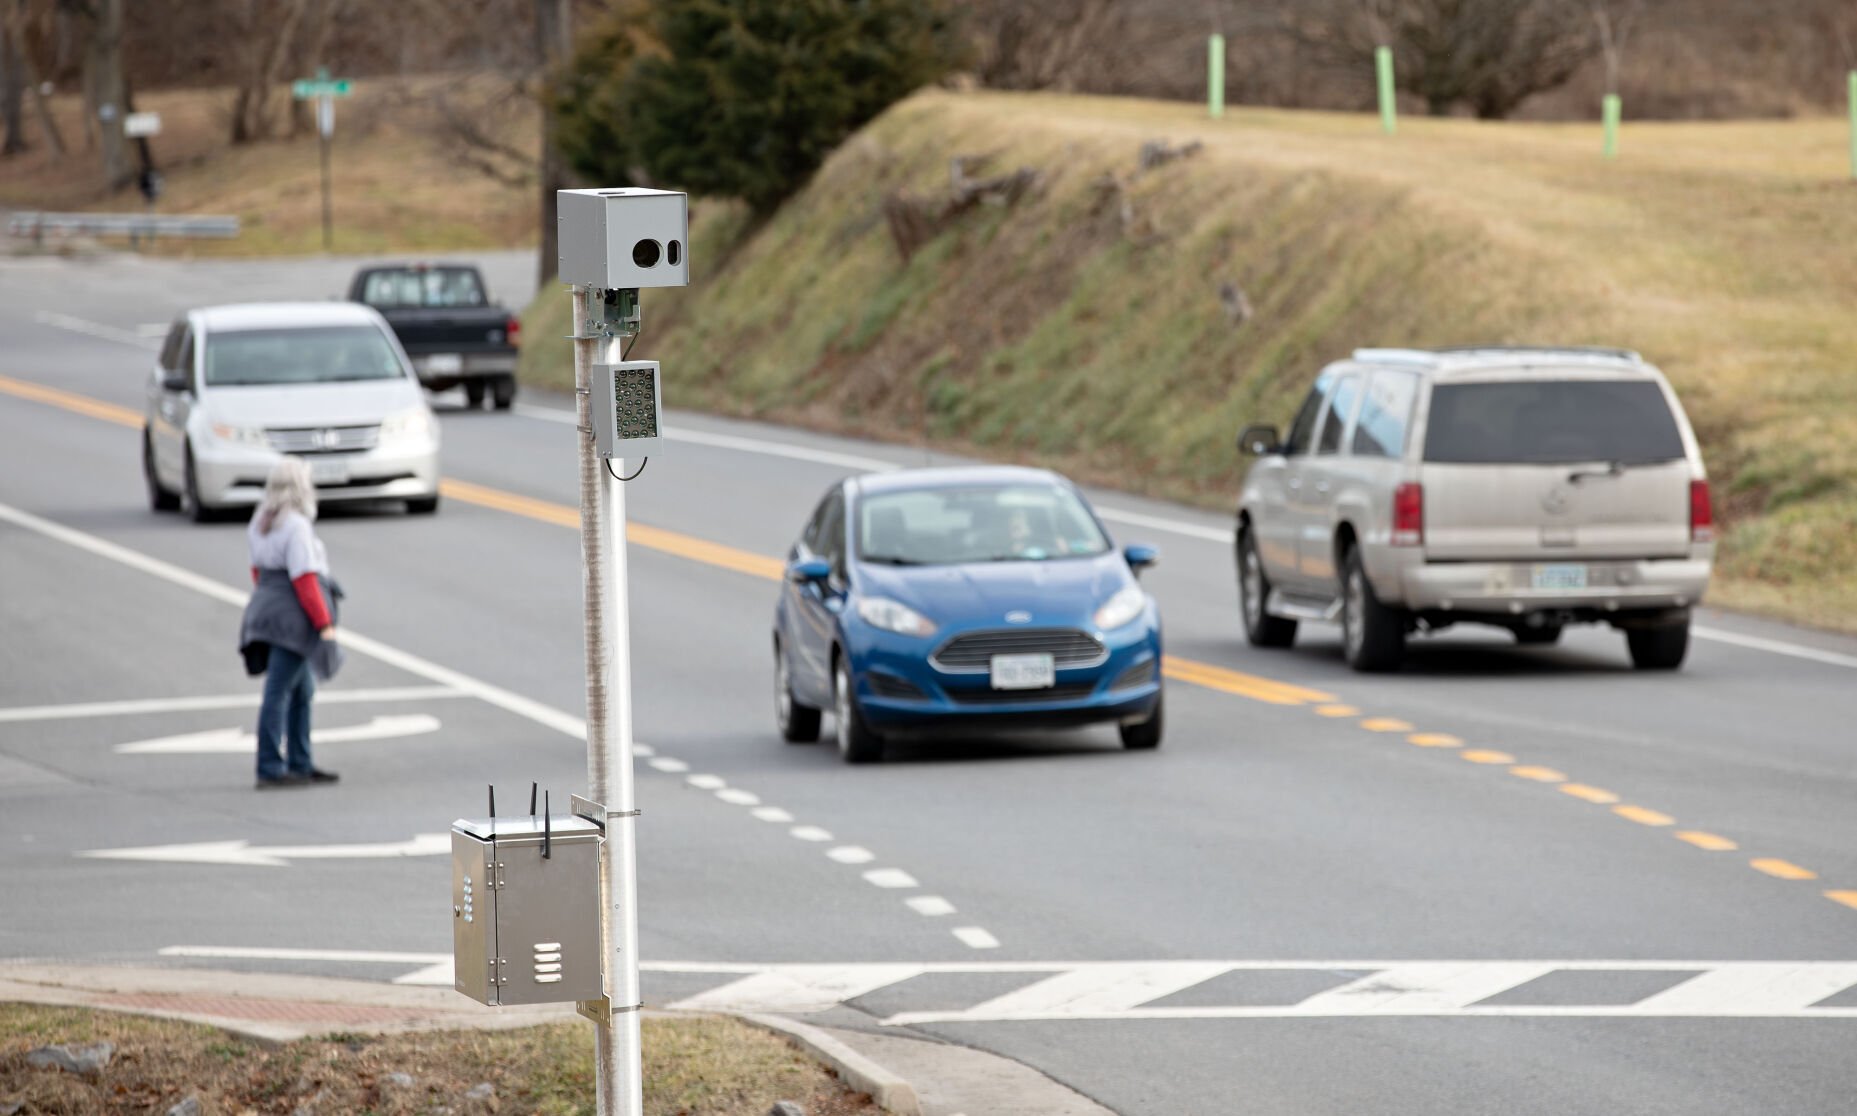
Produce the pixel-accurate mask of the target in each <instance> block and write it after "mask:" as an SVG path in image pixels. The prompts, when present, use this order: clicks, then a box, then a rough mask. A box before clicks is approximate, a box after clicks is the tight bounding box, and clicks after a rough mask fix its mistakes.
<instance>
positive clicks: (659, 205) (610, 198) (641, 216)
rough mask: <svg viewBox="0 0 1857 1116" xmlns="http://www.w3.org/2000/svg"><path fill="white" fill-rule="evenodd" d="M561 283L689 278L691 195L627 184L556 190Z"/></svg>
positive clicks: (613, 285)
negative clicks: (619, 186) (604, 187)
mask: <svg viewBox="0 0 1857 1116" xmlns="http://www.w3.org/2000/svg"><path fill="white" fill-rule="evenodd" d="M555 222H556V225H557V228H558V231H559V233H560V245H561V247H560V252H561V255H560V272H559V278H560V280H561V282H563V283H573V284H575V285H576V286H582V287H602V288H605V289H607V290H615V289H620V288H628V287H631V288H636V287H683V286H687V285H689V282H690V213H689V199H688V198H687V196H686V195H684V194H683V193H681V192H678V191H675V190H647V189H645V188H643V187H640V186H627V187H622V188H615V189H607V190H557V191H555Z"/></svg>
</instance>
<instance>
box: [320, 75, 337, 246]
mask: <svg viewBox="0 0 1857 1116" xmlns="http://www.w3.org/2000/svg"><path fill="white" fill-rule="evenodd" d="M318 100H319V101H320V102H321V103H320V104H319V105H317V109H318V111H317V113H316V116H317V120H316V134H317V135H318V136H320V137H321V141H320V142H321V147H322V250H323V251H325V252H329V251H333V250H334V248H335V229H334V224H333V222H334V217H333V215H332V214H331V212H330V208H329V189H330V187H329V133H331V132H333V131H335V98H333V97H330V96H328V95H327V94H324V95H323V96H322V97H320V98H318Z"/></svg>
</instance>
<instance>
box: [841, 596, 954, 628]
mask: <svg viewBox="0 0 1857 1116" xmlns="http://www.w3.org/2000/svg"><path fill="white" fill-rule="evenodd" d="M858 616H859V617H861V618H862V619H863V621H864V622H865V623H866V624H869V625H870V626H871V627H873V628H882V629H883V630H884V631H886V632H897V633H900V634H902V635H911V636H932V635H934V634H935V622H934V621H933V620H930V619H929V618H928V617H926V616H924V615H922V614H921V613H920V612H917V611H916V610H915V609H913V608H910V607H909V606H908V605H906V604H903V603H902V602H900V601H893V600H891V599H889V598H888V597H859V598H858Z"/></svg>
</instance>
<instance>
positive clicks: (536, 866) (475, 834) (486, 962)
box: [451, 813, 605, 1007]
mask: <svg viewBox="0 0 1857 1116" xmlns="http://www.w3.org/2000/svg"><path fill="white" fill-rule="evenodd" d="M601 840H602V834H601V831H600V827H599V826H598V825H596V824H594V823H593V822H591V821H588V820H587V819H585V818H581V817H549V816H548V815H547V814H545V813H544V814H543V815H542V816H541V817H539V818H538V817H519V818H483V819H460V820H459V821H456V822H453V823H452V826H451V904H452V905H451V914H452V918H451V930H452V934H451V943H452V963H453V967H454V969H455V970H456V974H457V983H456V987H457V990H458V991H460V992H462V993H464V994H465V995H467V996H469V997H471V998H472V999H474V1000H477V1001H478V1002H479V1003H484V1004H489V1005H491V1006H492V1007H501V1006H507V1005H510V1004H554V1003H570V1002H575V1001H581V1000H599V999H601V998H602V997H603V996H604V995H605V987H604V980H605V977H604V972H603V970H602V968H601V962H602V961H603V960H604V958H603V957H602V950H601V946H600V842H601Z"/></svg>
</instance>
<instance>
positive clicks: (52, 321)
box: [33, 310, 165, 349]
mask: <svg viewBox="0 0 1857 1116" xmlns="http://www.w3.org/2000/svg"><path fill="white" fill-rule="evenodd" d="M33 319H34V320H35V321H37V322H38V323H39V324H41V325H48V326H55V327H57V328H58V329H63V330H69V331H70V332H72V333H82V334H84V335H85V336H87V337H101V338H103V339H104V340H105V341H115V342H117V343H118V344H122V345H133V346H135V347H136V348H138V349H159V348H161V341H160V339H159V338H154V337H145V336H143V335H142V334H140V333H137V332H134V331H131V330H127V329H118V328H116V327H115V326H112V325H104V324H103V323H102V322H93V321H88V320H86V319H84V318H78V317H73V316H72V315H70V314H60V313H58V312H56V311H54V310H40V311H39V312H37V313H36V314H34V315H33ZM164 332H165V331H164Z"/></svg>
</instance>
